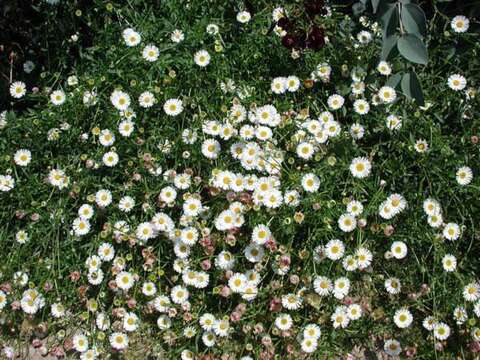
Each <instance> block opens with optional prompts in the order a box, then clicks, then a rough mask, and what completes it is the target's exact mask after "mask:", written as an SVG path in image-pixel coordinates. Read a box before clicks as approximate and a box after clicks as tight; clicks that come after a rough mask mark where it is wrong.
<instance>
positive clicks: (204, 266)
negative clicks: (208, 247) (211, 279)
mask: <svg viewBox="0 0 480 360" xmlns="http://www.w3.org/2000/svg"><path fill="white" fill-rule="evenodd" d="M200 266H201V268H202V270H204V271H208V270H210V268H211V267H212V262H211V261H210V260H209V259H205V260H203V261H202V262H201V264H200Z"/></svg>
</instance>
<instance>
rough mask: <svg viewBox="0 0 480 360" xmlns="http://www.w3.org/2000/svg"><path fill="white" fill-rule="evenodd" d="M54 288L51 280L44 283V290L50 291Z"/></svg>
mask: <svg viewBox="0 0 480 360" xmlns="http://www.w3.org/2000/svg"><path fill="white" fill-rule="evenodd" d="M52 289H53V285H52V283H51V282H48V281H47V282H46V283H45V284H43V290H44V291H45V292H49V291H50V290H52Z"/></svg>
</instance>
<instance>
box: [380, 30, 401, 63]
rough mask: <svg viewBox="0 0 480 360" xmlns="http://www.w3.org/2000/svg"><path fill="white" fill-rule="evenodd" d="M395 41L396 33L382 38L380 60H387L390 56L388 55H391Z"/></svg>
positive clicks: (395, 44)
mask: <svg viewBox="0 0 480 360" xmlns="http://www.w3.org/2000/svg"><path fill="white" fill-rule="evenodd" d="M397 41H398V35H391V36H389V37H387V38H386V39H384V40H383V42H382V53H381V56H380V58H381V59H382V60H387V59H388V58H389V57H390V55H392V50H396V49H397ZM395 53H397V52H395ZM397 54H398V53H397Z"/></svg>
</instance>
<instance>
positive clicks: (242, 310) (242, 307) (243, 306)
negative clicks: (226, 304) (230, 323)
mask: <svg viewBox="0 0 480 360" xmlns="http://www.w3.org/2000/svg"><path fill="white" fill-rule="evenodd" d="M246 310H247V305H246V304H244V303H240V304H238V305H237V306H236V307H235V311H237V312H239V313H240V314H242V315H243V314H244V313H245V311H246Z"/></svg>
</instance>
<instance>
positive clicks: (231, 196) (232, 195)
mask: <svg viewBox="0 0 480 360" xmlns="http://www.w3.org/2000/svg"><path fill="white" fill-rule="evenodd" d="M236 197H237V195H236V194H235V193H234V192H233V191H229V192H228V193H227V196H226V198H227V200H228V201H229V202H232V201H234V200H235V198H236Z"/></svg>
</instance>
